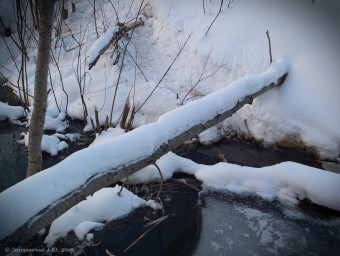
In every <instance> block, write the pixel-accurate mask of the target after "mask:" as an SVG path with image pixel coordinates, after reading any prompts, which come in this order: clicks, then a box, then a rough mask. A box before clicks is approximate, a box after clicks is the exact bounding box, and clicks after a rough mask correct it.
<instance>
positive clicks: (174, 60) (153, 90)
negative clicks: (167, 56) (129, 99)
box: [135, 32, 193, 114]
mask: <svg viewBox="0 0 340 256" xmlns="http://www.w3.org/2000/svg"><path fill="white" fill-rule="evenodd" d="M192 34H193V32H191V33H190V35H189V36H188V38H187V40H186V41H185V42H184V44H183V45H182V47H181V48H180V49H179V51H178V53H177V55H176V57H175V58H174V59H173V61H172V62H171V64H170V66H169V67H168V69H167V70H166V71H165V73H164V74H163V76H162V78H161V79H160V80H159V81H158V83H157V84H156V86H155V87H154V88H153V89H152V91H151V93H150V94H149V96H148V97H147V98H146V99H145V100H144V102H143V103H142V104H141V106H140V107H139V108H138V109H137V110H136V112H135V114H136V113H137V112H138V111H139V110H140V109H141V108H142V107H143V106H144V104H145V103H146V102H147V101H148V100H149V98H150V97H151V95H152V94H153V93H154V92H155V90H156V89H157V87H158V86H159V85H160V83H161V82H162V81H163V79H164V78H165V76H166V75H167V74H168V72H169V71H170V69H171V67H172V65H173V64H174V63H175V62H176V60H177V58H178V57H179V55H180V54H181V53H182V51H183V50H184V47H185V45H186V44H187V42H188V41H189V39H190V37H191V36H192Z"/></svg>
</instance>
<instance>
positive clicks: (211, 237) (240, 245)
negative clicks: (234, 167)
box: [192, 193, 340, 256]
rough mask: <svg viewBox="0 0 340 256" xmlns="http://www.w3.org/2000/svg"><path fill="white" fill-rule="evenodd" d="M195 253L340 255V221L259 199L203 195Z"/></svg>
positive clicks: (203, 255)
mask: <svg viewBox="0 0 340 256" xmlns="http://www.w3.org/2000/svg"><path fill="white" fill-rule="evenodd" d="M201 214H202V227H201V234H200V237H199V239H198V242H197V244H196V247H195V248H194V250H193V252H192V255H202V256H205V255H261V256H264V255H328V256H329V255H339V252H340V218H339V217H331V216H329V215H328V216H326V215H324V214H322V215H321V214H320V215H319V213H317V212H314V214H318V215H319V216H317V217H316V216H314V217H311V216H310V215H307V214H305V213H303V212H302V211H301V210H299V209H298V208H296V207H292V208H290V207H289V206H286V205H281V204H280V203H273V202H269V201H264V200H261V199H258V198H255V197H245V198H243V199H242V198H239V197H238V198H236V197H234V196H227V195H216V194H214V195H213V194H210V193H207V194H204V195H202V213H201Z"/></svg>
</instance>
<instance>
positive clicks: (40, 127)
mask: <svg viewBox="0 0 340 256" xmlns="http://www.w3.org/2000/svg"><path fill="white" fill-rule="evenodd" d="M37 2H38V6H39V43H38V54H37V64H36V70H35V82H34V102H33V113H32V118H31V123H30V128H29V136H28V168H27V175H26V176H27V177H28V176H31V175H33V174H35V173H36V172H38V171H40V170H41V165H42V155H41V141H42V136H43V133H44V122H45V114H46V105H47V76H48V65H49V60H50V47H51V42H52V38H51V36H52V22H53V20H52V17H53V9H54V3H55V0H51V1H46V0H38V1H37Z"/></svg>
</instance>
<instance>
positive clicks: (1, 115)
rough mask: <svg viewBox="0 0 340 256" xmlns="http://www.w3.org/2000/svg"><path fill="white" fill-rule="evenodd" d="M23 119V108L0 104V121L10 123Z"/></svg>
mask: <svg viewBox="0 0 340 256" xmlns="http://www.w3.org/2000/svg"><path fill="white" fill-rule="evenodd" d="M23 117H25V112H24V108H23V107H20V106H10V105H8V104H6V103H3V102H0V121H4V120H6V119H9V120H10V121H11V122H14V121H15V120H18V119H20V118H23Z"/></svg>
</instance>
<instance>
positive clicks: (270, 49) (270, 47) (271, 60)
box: [266, 30, 273, 65]
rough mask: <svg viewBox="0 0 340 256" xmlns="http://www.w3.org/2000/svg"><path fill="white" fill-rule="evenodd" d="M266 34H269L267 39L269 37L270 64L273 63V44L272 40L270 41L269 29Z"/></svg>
mask: <svg viewBox="0 0 340 256" xmlns="http://www.w3.org/2000/svg"><path fill="white" fill-rule="evenodd" d="M266 34H267V39H268V47H269V57H270V65H272V63H273V57H272V44H271V42H270V36H269V32H268V30H267V32H266Z"/></svg>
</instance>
